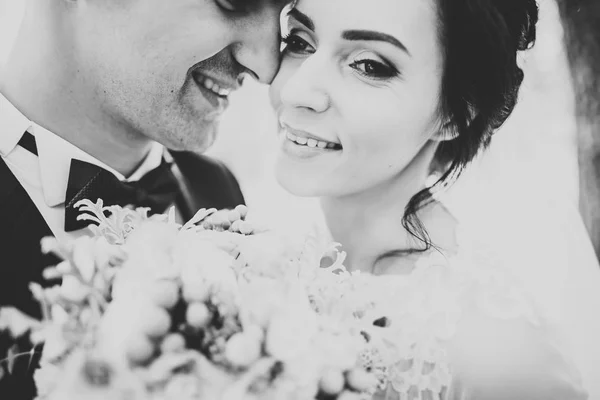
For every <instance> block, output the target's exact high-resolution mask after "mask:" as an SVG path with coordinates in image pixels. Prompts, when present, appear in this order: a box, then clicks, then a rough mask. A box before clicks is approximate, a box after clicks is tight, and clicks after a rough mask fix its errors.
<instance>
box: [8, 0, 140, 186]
mask: <svg viewBox="0 0 600 400" xmlns="http://www.w3.org/2000/svg"><path fill="white" fill-rule="evenodd" d="M43 3H45V2H36V3H35V6H34V7H27V9H26V12H25V16H24V19H23V23H22V25H21V28H20V30H19V33H18V35H17V38H16V41H15V44H14V47H13V51H12V52H11V55H10V57H9V58H8V61H7V63H6V64H5V65H4V66H3V68H2V71H0V92H1V93H2V94H3V95H4V96H5V97H6V98H7V99H8V100H9V101H10V102H11V103H12V104H14V105H15V107H17V108H18V109H19V111H21V112H22V113H23V114H24V115H25V116H26V117H27V118H28V119H30V120H31V121H33V122H35V123H36V124H38V125H40V126H43V127H44V128H46V129H48V130H49V131H51V132H53V133H55V134H56V135H58V136H60V137H62V138H63V139H65V140H67V141H68V142H70V143H72V144H73V145H75V146H77V147H79V148H80V149H82V150H83V151H85V152H87V153H88V154H90V155H92V156H94V157H95V158H97V159H99V160H100V161H102V162H104V163H105V164H107V165H109V166H111V167H112V168H114V169H115V170H117V171H119V172H120V173H122V174H123V175H125V176H128V175H130V174H131V173H132V172H133V171H134V170H135V169H136V168H137V167H138V166H139V164H140V163H141V162H142V161H143V160H144V158H145V157H146V155H147V154H148V152H149V150H150V147H151V141H150V140H148V139H147V138H145V137H143V136H142V135H140V134H139V133H137V132H132V131H131V130H130V129H128V128H127V125H126V124H124V123H122V122H120V121H117V120H116V119H115V118H113V117H111V116H110V115H107V114H106V113H104V112H103V111H102V109H101V107H100V106H99V104H100V100H101V99H99V98H98V96H99V95H98V94H95V92H96V90H94V87H93V82H89V78H88V79H86V77H85V76H81V75H80V74H79V73H78V68H77V66H76V61H75V60H76V57H75V56H74V55H73V54H72V50H70V49H72V46H70V44H69V39H68V38H65V40H61V38H62V37H64V36H67V35H66V32H64V30H65V29H66V28H65V25H68V23H69V21H64V17H62V16H60V15H58V13H59V12H58V11H57V10H56V9H54V8H53V6H52V5H50V4H51V3H47V4H48V6H47V7H40V5H41V4H43ZM44 14H45V15H44ZM61 18H63V19H61ZM40 32H46V33H47V34H40ZM42 66H43V67H42ZM42 70H43V74H42V73H40V72H41V71H42Z"/></svg>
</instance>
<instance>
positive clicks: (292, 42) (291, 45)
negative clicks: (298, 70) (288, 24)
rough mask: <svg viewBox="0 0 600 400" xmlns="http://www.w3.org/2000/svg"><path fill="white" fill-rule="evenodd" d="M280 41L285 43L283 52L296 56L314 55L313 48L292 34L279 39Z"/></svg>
mask: <svg viewBox="0 0 600 400" xmlns="http://www.w3.org/2000/svg"><path fill="white" fill-rule="evenodd" d="M281 41H282V42H283V43H285V49H284V51H286V52H291V53H297V54H311V53H314V48H313V47H312V46H311V45H310V44H309V43H308V42H307V41H306V40H304V39H302V38H301V37H300V36H298V35H295V34H293V33H292V34H289V35H287V36H285V37H283V38H281Z"/></svg>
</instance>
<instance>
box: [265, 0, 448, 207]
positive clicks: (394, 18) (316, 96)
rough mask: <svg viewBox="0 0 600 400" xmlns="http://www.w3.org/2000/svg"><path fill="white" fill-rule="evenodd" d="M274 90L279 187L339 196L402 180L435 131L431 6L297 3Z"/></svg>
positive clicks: (376, 0) (421, 0)
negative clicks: (404, 173)
mask: <svg viewBox="0 0 600 400" xmlns="http://www.w3.org/2000/svg"><path fill="white" fill-rule="evenodd" d="M287 23H288V28H287V31H288V33H289V36H287V38H286V39H285V42H286V44H287V45H286V49H285V50H284V53H283V60H282V65H281V69H280V71H279V74H278V76H277V77H276V78H275V81H274V82H273V85H272V87H271V102H272V105H273V107H274V109H275V110H276V112H277V116H278V118H279V122H280V139H281V143H282V144H281V151H280V154H279V157H278V162H277V166H276V174H277V178H278V180H279V182H280V183H281V184H282V185H283V186H284V187H285V188H286V189H287V190H289V191H290V192H292V193H294V194H296V195H301V196H344V195H350V194H355V193H359V192H362V191H366V190H368V189H369V188H370V187H374V186H376V185H380V184H382V183H384V182H385V181H387V180H390V179H393V178H395V177H397V176H398V175H399V174H402V172H403V171H405V170H406V168H407V167H408V166H409V165H411V162H413V161H414V160H415V157H416V156H417V154H418V153H419V151H420V150H421V149H422V148H423V146H424V145H425V143H427V142H428V141H429V140H431V139H434V138H435V137H436V136H437V132H438V131H439V127H440V123H441V121H440V119H441V118H440V117H439V112H438V109H439V104H440V92H441V82H442V71H443V56H442V49H441V47H440V43H439V40H438V29H439V28H438V16H437V9H436V5H435V2H434V1H433V0H327V1H324V0H300V1H299V2H298V4H297V6H296V8H295V9H293V10H292V11H290V13H289V19H288V22H287Z"/></svg>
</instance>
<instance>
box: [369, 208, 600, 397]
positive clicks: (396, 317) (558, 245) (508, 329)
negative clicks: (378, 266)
mask: <svg viewBox="0 0 600 400" xmlns="http://www.w3.org/2000/svg"><path fill="white" fill-rule="evenodd" d="M445 204H446V206H447V207H448V208H449V209H450V210H452V209H453V207H452V205H451V200H448V201H446V202H445ZM537 204H538V207H537V208H531V207H524V208H523V209H526V210H528V213H527V215H520V216H518V219H516V220H515V219H511V218H510V216H507V215H506V214H505V213H502V212H497V213H496V214H495V216H490V217H487V218H480V219H478V218H477V216H475V215H472V213H467V214H464V215H456V214H455V216H456V217H457V219H458V220H459V227H458V229H457V235H456V236H457V250H456V251H453V252H452V253H447V254H441V253H431V254H429V255H426V256H423V257H421V258H420V259H419V261H418V262H417V264H416V266H415V268H414V270H413V271H412V272H411V273H410V274H408V275H403V276H396V275H394V276H391V277H390V279H392V280H394V281H395V282H396V283H395V284H396V288H397V289H396V293H397V295H395V297H394V299H393V305H392V306H391V307H390V312H389V314H390V315H391V321H392V323H391V326H390V327H389V328H386V329H388V333H387V334H386V338H387V339H388V340H389V342H390V354H386V355H373V356H374V357H381V356H383V357H387V359H388V363H390V364H391V365H392V367H391V368H389V369H388V370H387V371H385V373H386V376H387V379H388V381H390V384H389V385H388V387H387V390H385V391H382V392H380V393H379V394H378V395H377V396H376V398H377V399H384V398H385V399H400V400H404V399H407V400H412V399H424V400H429V399H447V400H492V399H510V400H519V399H522V400H537V399H539V400H567V399H593V400H596V399H600V383H599V382H600V269H599V268H598V263H597V261H596V259H595V257H594V255H593V251H592V249H591V244H590V242H589V239H588V238H587V235H586V234H585V229H584V228H583V224H582V223H581V219H580V218H579V216H578V214H577V213H576V212H573V213H572V214H570V215H569V213H565V212H561V213H560V214H559V215H552V213H551V211H552V209H553V208H552V207H545V206H544V204H543V202H538V203H537ZM521 205H523V204H521ZM544 210H546V211H547V212H544ZM496 211H497V210H496ZM469 214H471V215H469ZM492 214H493V213H492ZM461 217H462V218H461Z"/></svg>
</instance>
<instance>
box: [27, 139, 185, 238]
mask: <svg viewBox="0 0 600 400" xmlns="http://www.w3.org/2000/svg"><path fill="white" fill-rule="evenodd" d="M19 145H21V147H23V148H25V149H27V150H29V151H30V152H31V153H33V154H36V155H37V146H36V143H35V138H34V137H33V135H31V134H30V133H29V132H25V134H24V135H23V137H22V138H21V140H20V141H19ZM179 191H180V188H179V184H178V182H177V178H176V177H175V175H174V174H173V172H172V170H171V164H170V163H168V162H166V161H164V160H163V162H162V164H161V165H160V166H158V167H157V168H155V169H153V170H152V171H150V172H148V173H147V174H146V175H144V176H143V177H142V179H140V180H139V181H136V182H122V181H120V180H119V179H118V178H117V177H116V176H115V175H113V174H112V173H110V172H108V171H106V170H105V169H103V168H102V167H99V166H97V165H94V164H90V163H87V162H85V161H80V160H76V159H72V160H71V168H70V170H69V181H68V184H67V193H66V197H65V231H66V232H72V231H75V230H78V229H82V228H85V227H86V226H88V225H90V224H91V223H93V222H92V221H81V220H79V221H78V220H77V216H79V215H80V212H79V210H78V209H77V208H75V204H77V202H78V201H80V200H83V199H88V200H91V201H93V202H96V201H97V200H98V199H102V201H103V202H104V205H105V206H111V205H118V206H128V205H132V206H134V207H149V208H150V212H151V213H153V214H154V213H162V212H164V211H165V210H166V209H167V208H168V207H169V206H170V205H172V204H173V202H174V201H175V199H176V197H177V195H178V194H179Z"/></svg>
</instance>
